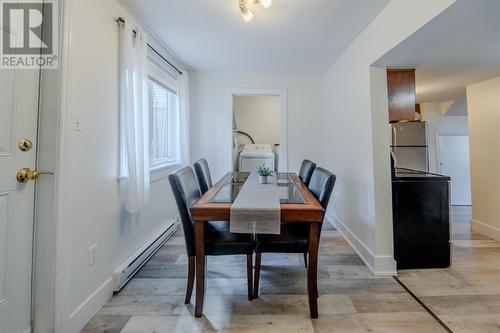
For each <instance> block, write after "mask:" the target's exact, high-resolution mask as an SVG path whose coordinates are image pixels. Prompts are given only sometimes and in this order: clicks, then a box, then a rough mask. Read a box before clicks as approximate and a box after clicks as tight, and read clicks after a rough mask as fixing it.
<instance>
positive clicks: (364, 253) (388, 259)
mask: <svg viewBox="0 0 500 333" xmlns="http://www.w3.org/2000/svg"><path fill="white" fill-rule="evenodd" d="M328 213H329V214H328ZM328 213H327V216H326V217H325V219H326V220H327V221H328V222H330V223H331V224H332V225H333V226H334V227H335V228H337V230H338V231H339V232H340V233H341V234H342V236H344V238H345V239H346V241H347V242H348V243H349V244H350V245H351V247H352V248H353V249H354V251H356V253H357V254H358V255H359V257H360V258H361V260H363V262H364V263H365V265H366V266H367V267H368V268H369V269H370V271H371V272H372V273H373V275H375V276H377V277H383V276H395V275H397V271H396V261H395V260H394V258H393V257H392V256H376V255H374V254H373V252H372V251H371V250H370V249H369V248H368V247H367V246H366V245H365V244H364V243H363V242H362V241H361V240H360V239H359V238H358V237H357V236H356V235H355V234H354V233H353V232H352V231H351V230H350V229H349V228H348V227H347V226H346V225H345V224H344V223H343V222H342V221H341V220H340V219H339V217H338V216H336V215H335V214H334V213H333V212H328Z"/></svg>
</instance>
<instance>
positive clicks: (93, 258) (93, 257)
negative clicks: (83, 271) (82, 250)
mask: <svg viewBox="0 0 500 333" xmlns="http://www.w3.org/2000/svg"><path fill="white" fill-rule="evenodd" d="M96 262H97V244H94V245H92V246H91V247H89V265H90V266H92V265H94V264H95V263H96Z"/></svg>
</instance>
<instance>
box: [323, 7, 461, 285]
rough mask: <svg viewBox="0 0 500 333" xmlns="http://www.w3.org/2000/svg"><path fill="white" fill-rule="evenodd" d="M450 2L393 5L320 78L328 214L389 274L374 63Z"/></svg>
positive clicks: (386, 181)
mask: <svg viewBox="0 0 500 333" xmlns="http://www.w3.org/2000/svg"><path fill="white" fill-rule="evenodd" d="M453 2H454V0H438V1H436V0H425V1H411V0H393V1H391V2H390V3H389V4H388V5H387V6H386V7H385V8H384V10H383V11H382V12H381V13H380V14H379V15H378V16H377V17H376V18H375V19H374V20H373V22H372V23H371V24H370V25H369V26H368V27H367V29H366V30H365V31H364V32H363V33H361V35H360V36H359V37H358V38H357V39H356V40H355V41H354V42H353V43H352V44H351V45H350V46H349V47H348V48H347V50H346V51H345V52H344V53H343V54H342V56H341V57H340V58H339V59H338V60H337V61H336V62H335V63H334V64H333V65H332V66H331V67H330V69H329V70H328V71H327V73H326V74H325V75H324V76H323V78H322V96H323V102H322V105H323V109H324V117H325V118H324V126H325V128H324V134H325V137H324V142H325V152H324V156H325V164H326V167H327V168H329V169H331V170H332V171H333V172H334V173H336V174H337V184H336V185H335V187H336V189H335V192H334V197H333V200H332V202H331V208H333V209H331V210H330V211H329V213H328V214H327V216H328V218H330V219H332V220H333V221H334V222H335V223H336V224H337V226H338V227H339V230H340V231H341V232H342V233H343V234H344V235H345V236H346V238H347V239H348V240H349V242H350V243H351V244H352V245H353V246H354V248H355V249H356V251H357V252H358V253H359V254H360V255H361V257H362V258H363V260H364V261H365V262H366V263H367V265H368V266H369V267H370V268H371V269H372V270H373V271H374V272H375V273H376V274H379V275H384V274H393V273H394V272H395V262H394V259H393V242H392V232H393V230H392V213H391V207H392V205H391V188H390V164H389V136H388V130H387V127H388V122H389V121H388V114H387V113H388V112H387V88H386V86H387V81H386V76H385V74H384V72H385V71H384V70H383V69H378V68H371V69H370V66H371V64H373V63H374V62H375V61H376V60H377V59H378V58H380V57H381V56H382V55H384V54H385V53H386V52H388V51H389V50H390V49H392V48H393V47H395V46H396V45H398V44H399V43H400V42H401V41H403V40H404V39H405V38H406V37H408V36H409V35H410V34H412V33H413V32H415V31H416V30H418V29H419V28H420V27H422V26H423V25H424V24H425V23H427V22H428V21H429V20H431V19H432V18H433V17H435V16H436V15H437V14H439V13H440V12H442V11H443V10H444V9H446V8H447V7H448V6H449V5H451V4H452V3H453Z"/></svg>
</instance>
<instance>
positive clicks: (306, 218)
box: [191, 172, 325, 318]
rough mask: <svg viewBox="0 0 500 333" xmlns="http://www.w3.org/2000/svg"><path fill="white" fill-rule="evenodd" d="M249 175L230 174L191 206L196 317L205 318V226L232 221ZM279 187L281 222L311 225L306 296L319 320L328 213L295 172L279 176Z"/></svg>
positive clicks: (312, 313)
mask: <svg viewBox="0 0 500 333" xmlns="http://www.w3.org/2000/svg"><path fill="white" fill-rule="evenodd" d="M247 176H248V173H246V174H245V173H234V172H229V173H227V174H226V175H225V176H224V177H223V178H222V179H221V180H220V181H219V182H217V184H215V185H214V186H213V187H212V188H211V189H209V190H208V191H207V192H206V193H205V194H204V195H203V197H202V198H201V199H200V200H198V202H197V203H195V204H194V205H193V206H192V207H191V215H192V219H193V221H194V230H195V248H196V306H195V317H201V316H202V315H203V301H204V297H205V282H206V281H205V280H206V262H205V246H204V244H205V223H206V222H208V221H229V216H230V210H231V205H232V201H234V198H235V197H236V196H237V195H238V192H239V189H240V188H241V187H242V186H243V184H244V182H245V180H246V177H247ZM277 178H278V186H282V187H283V190H284V192H285V193H286V194H285V198H281V197H280V201H281V204H280V206H281V222H282V223H283V222H288V223H294V222H297V223H308V224H309V260H308V261H309V264H308V266H307V294H308V298H309V310H310V313H311V318H318V300H317V297H318V295H317V290H318V288H317V275H318V274H317V273H318V247H319V230H320V224H321V223H323V217H324V214H325V210H324V209H323V207H322V206H321V204H320V203H319V201H318V200H317V199H316V197H315V196H314V195H313V194H312V193H311V192H310V191H309V189H308V188H307V186H306V185H305V184H304V183H303V182H302V181H301V180H300V178H299V177H298V176H297V175H296V174H293V173H279V174H278V175H277Z"/></svg>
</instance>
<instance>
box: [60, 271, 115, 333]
mask: <svg viewBox="0 0 500 333" xmlns="http://www.w3.org/2000/svg"><path fill="white" fill-rule="evenodd" d="M113 287H114V284H113V277H112V276H110V277H109V278H107V279H106V281H104V283H103V284H101V286H100V287H99V288H97V290H95V291H94V292H93V293H92V294H91V295H90V296H89V297H87V299H86V300H85V301H83V302H82V303H81V304H80V305H79V306H78V307H77V308H76V309H75V310H74V311H73V312H72V313H71V314H70V315H69V317H68V328H69V329H68V331H67V332H80V330H81V329H82V328H83V327H85V325H86V324H87V323H88V322H89V321H90V320H91V319H92V317H93V316H94V315H95V314H96V312H97V311H96V309H97V310H99V309H100V308H102V307H103V306H104V304H106V302H107V301H108V300H109V299H110V298H111V296H113Z"/></svg>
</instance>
